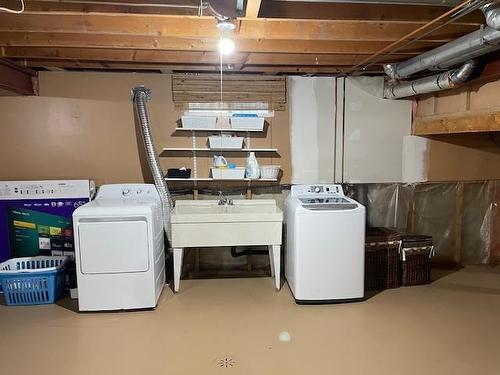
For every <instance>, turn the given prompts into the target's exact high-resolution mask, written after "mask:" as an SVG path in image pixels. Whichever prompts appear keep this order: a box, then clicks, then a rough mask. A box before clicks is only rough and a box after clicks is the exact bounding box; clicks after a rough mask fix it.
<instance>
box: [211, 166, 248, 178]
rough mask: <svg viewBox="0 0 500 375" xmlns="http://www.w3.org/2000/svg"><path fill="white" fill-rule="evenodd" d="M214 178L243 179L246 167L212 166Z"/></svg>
mask: <svg viewBox="0 0 500 375" xmlns="http://www.w3.org/2000/svg"><path fill="white" fill-rule="evenodd" d="M211 170H212V178H213V179H214V180H243V179H244V178H245V168H241V167H240V168H238V167H237V168H211Z"/></svg>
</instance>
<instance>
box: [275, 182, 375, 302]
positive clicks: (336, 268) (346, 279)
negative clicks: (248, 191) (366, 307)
mask: <svg viewBox="0 0 500 375" xmlns="http://www.w3.org/2000/svg"><path fill="white" fill-rule="evenodd" d="M285 225H286V246H285V277H286V279H287V281H288V284H289V286H290V289H291V291H292V293H293V296H294V298H295V301H296V302H297V303H299V304H300V303H302V304H307V303H335V302H347V301H355V300H361V299H363V297H364V263H365V249H364V246H365V208H364V207H363V206H362V205H361V204H359V203H358V202H356V201H355V200H353V199H350V198H348V197H346V196H345V195H344V192H343V190H342V186H340V185H325V184H317V185H295V186H292V190H291V192H290V195H289V196H288V198H287V199H286V202H285Z"/></svg>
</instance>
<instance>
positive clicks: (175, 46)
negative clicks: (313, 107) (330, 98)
mask: <svg viewBox="0 0 500 375" xmlns="http://www.w3.org/2000/svg"><path fill="white" fill-rule="evenodd" d="M387 44H388V42H383V41H365V40H360V41H352V40H351V41H350V40H339V41H324V40H319V41H317V40H309V41H307V40H270V39H254V40H247V39H240V40H238V41H236V50H237V52H247V53H248V52H260V53H305V54H328V53H332V54H334V53H347V54H371V53H374V52H376V51H378V50H380V49H381V48H383V47H385V46H386V45H387ZM441 44H442V43H439V42H428V41H427V42H423V41H419V42H416V43H413V44H412V45H411V46H409V47H407V48H404V49H402V50H401V51H402V52H410V51H411V52H422V51H425V50H427V49H430V48H434V47H437V46H439V45H441ZM0 46H4V47H60V48H71V47H76V48H105V49H147V50H170V51H172V50H173V51H181V50H184V51H217V39H207V38H199V39H189V38H175V37H152V36H140V35H109V34H92V35H90V34H82V33H44V32H38V33H19V32H2V31H0Z"/></svg>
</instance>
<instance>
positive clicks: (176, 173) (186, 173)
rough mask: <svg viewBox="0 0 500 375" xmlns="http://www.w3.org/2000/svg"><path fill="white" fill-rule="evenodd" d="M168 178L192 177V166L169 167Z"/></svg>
mask: <svg viewBox="0 0 500 375" xmlns="http://www.w3.org/2000/svg"><path fill="white" fill-rule="evenodd" d="M166 177H167V178H189V177H191V168H187V169H186V168H169V169H167V176H166Z"/></svg>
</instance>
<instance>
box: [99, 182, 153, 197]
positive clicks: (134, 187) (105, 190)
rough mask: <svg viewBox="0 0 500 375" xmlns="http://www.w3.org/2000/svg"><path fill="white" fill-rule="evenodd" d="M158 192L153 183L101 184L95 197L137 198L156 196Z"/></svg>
mask: <svg viewBox="0 0 500 375" xmlns="http://www.w3.org/2000/svg"><path fill="white" fill-rule="evenodd" d="M157 196H158V192H157V191H156V187H155V186H154V185H153V184H112V185H102V186H101V187H100V188H99V190H98V192H97V196H96V199H118V198H123V199H138V198H147V197H153V198H157Z"/></svg>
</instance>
